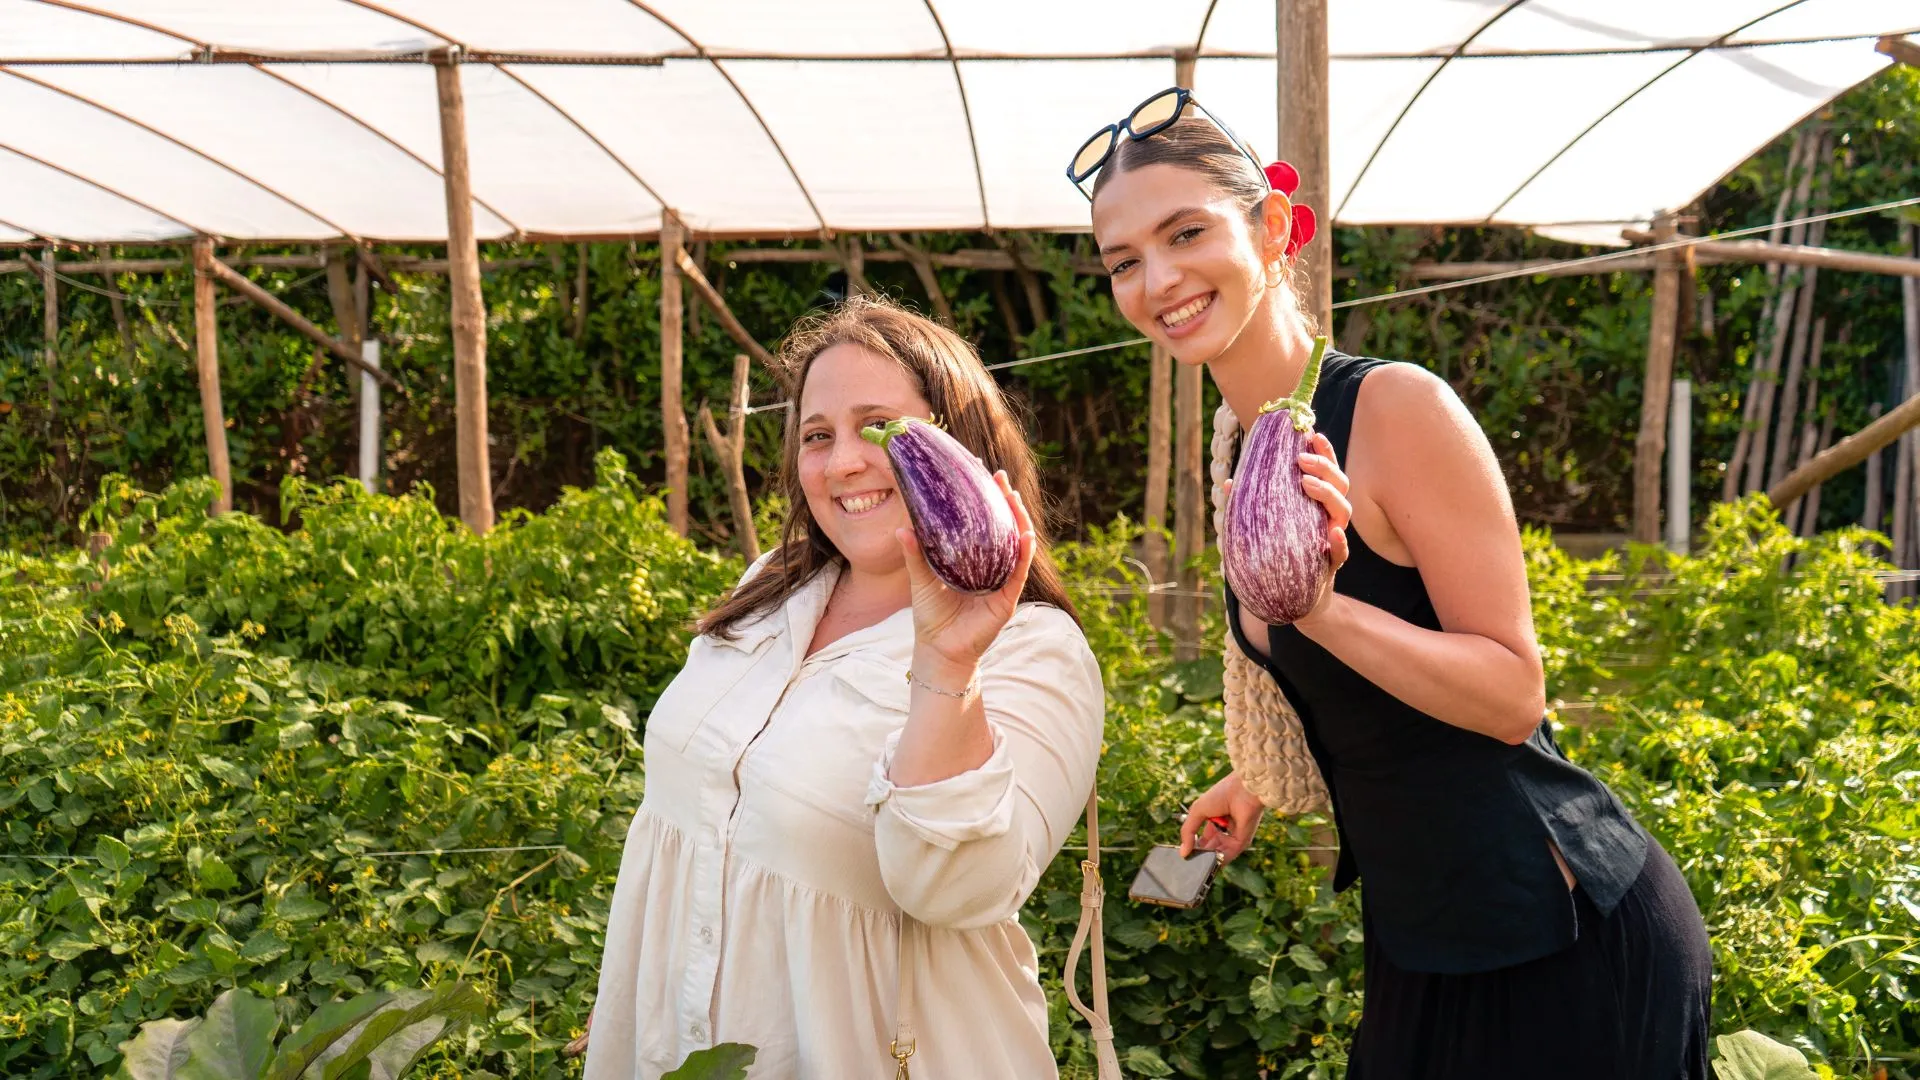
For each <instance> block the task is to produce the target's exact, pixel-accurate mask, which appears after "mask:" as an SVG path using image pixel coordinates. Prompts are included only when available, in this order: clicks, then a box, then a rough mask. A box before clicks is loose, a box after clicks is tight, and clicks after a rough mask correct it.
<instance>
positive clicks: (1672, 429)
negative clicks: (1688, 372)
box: [1667, 379, 1693, 555]
mask: <svg viewBox="0 0 1920 1080" xmlns="http://www.w3.org/2000/svg"><path fill="white" fill-rule="evenodd" d="M1669 417H1670V419H1669V421H1668V433H1667V550H1668V551H1671V552H1673V553H1674V554H1676V555H1685V554H1686V553H1687V551H1688V550H1689V549H1690V548H1691V547H1692V542H1693V535H1692V532H1691V529H1692V526H1693V380H1691V379H1675V380H1673V396H1672V404H1671V405H1670V406H1669Z"/></svg>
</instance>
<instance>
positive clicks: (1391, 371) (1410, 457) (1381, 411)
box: [1353, 363, 1498, 475]
mask: <svg viewBox="0 0 1920 1080" xmlns="http://www.w3.org/2000/svg"><path fill="white" fill-rule="evenodd" d="M1353 427H1354V444H1355V445H1356V446H1364V447H1366V448H1368V451H1367V452H1368V453H1369V455H1372V454H1374V453H1376V452H1378V453H1379V456H1380V458H1381V459H1384V460H1380V461H1378V464H1383V465H1388V466H1390V467H1391V469H1392V471H1393V472H1394V473H1395V474H1397V475H1419V474H1421V473H1426V472H1429V471H1430V470H1433V469H1445V468H1448V467H1450V466H1451V467H1456V468H1457V467H1462V466H1465V467H1468V468H1471V469H1473V470H1475V471H1480V470H1482V469H1484V467H1485V465H1487V464H1490V463H1492V461H1493V453H1492V447H1491V446H1489V445H1488V443H1487V437H1486V434H1485V433H1484V432H1483V431H1481V430H1480V424H1479V422H1478V421H1476V420H1474V418H1473V414H1472V413H1470V412H1468V411H1467V406H1466V403H1465V402H1463V401H1461V400H1460V395H1459V394H1456V393H1454V390H1453V387H1452V386H1450V385H1448V383H1447V381H1446V380H1445V379H1442V378H1441V377H1439V376H1438V375H1435V374H1434V373H1433V372H1431V371H1428V370H1427V369H1426V368H1423V367H1421V366H1420V365H1418V364H1409V363H1392V364H1383V365H1381V366H1380V367H1378V368H1375V369H1374V370H1373V371H1372V372H1371V373H1369V374H1368V375H1367V377H1366V381H1364V382H1362V383H1361V384H1360V394H1359V397H1358V399H1356V400H1355V402H1354V417H1353ZM1495 468H1496V470H1497V468H1498V467H1497V466H1495Z"/></svg>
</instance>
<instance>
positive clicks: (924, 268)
mask: <svg viewBox="0 0 1920 1080" xmlns="http://www.w3.org/2000/svg"><path fill="white" fill-rule="evenodd" d="M887 240H888V241H889V242H890V243H892V244H893V246H894V248H895V249H896V250H898V251H899V252H900V254H902V255H905V256H906V257H907V262H909V263H911V264H913V272H914V275H915V276H916V277H918V278H919V279H920V287H921V288H923V289H925V290H926V291H927V303H929V304H931V305H933V317H934V318H936V319H938V320H940V325H942V326H945V327H948V328H949V329H951V328H952V326H953V305H952V304H950V303H948V302H947V294H946V292H945V291H944V290H942V289H941V288H940V275H939V274H938V273H936V272H935V271H934V269H933V260H932V259H931V258H929V257H928V255H927V250H926V249H925V248H923V247H921V246H919V245H918V244H914V243H912V242H910V241H909V240H907V238H906V237H904V236H901V235H900V234H899V233H888V234H887Z"/></svg>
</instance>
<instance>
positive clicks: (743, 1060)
mask: <svg viewBox="0 0 1920 1080" xmlns="http://www.w3.org/2000/svg"><path fill="white" fill-rule="evenodd" d="M758 1053H759V1051H757V1050H755V1049H754V1048H753V1047H751V1046H747V1045H745V1044H743V1043H721V1044H720V1045H718V1046H709V1047H707V1048H706V1049H705V1050H695V1051H694V1052H693V1053H691V1054H688V1055H687V1060H685V1061H683V1062H681V1063H680V1067H679V1068H677V1069H675V1070H673V1071H672V1072H670V1073H668V1074H666V1075H665V1076H663V1077H661V1078H660V1080H746V1077H747V1066H749V1065H751V1064H753V1059H754V1057H755V1056H756V1055H757V1054H758Z"/></svg>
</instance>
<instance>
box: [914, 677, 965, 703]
mask: <svg viewBox="0 0 1920 1080" xmlns="http://www.w3.org/2000/svg"><path fill="white" fill-rule="evenodd" d="M907 682H908V683H909V684H911V685H913V686H918V687H920V688H921V689H923V690H931V691H933V692H934V693H936V694H939V695H940V696H941V697H950V698H953V699H954V700H956V701H965V700H967V699H968V698H970V697H972V696H973V692H974V691H975V690H978V689H980V679H979V677H978V676H976V677H975V678H974V680H973V681H972V682H970V683H968V684H967V686H966V689H964V690H961V691H958V692H955V691H952V690H942V689H940V688H939V687H937V686H935V685H933V684H932V683H930V682H927V681H926V680H924V679H916V678H914V677H913V671H912V670H911V669H909V670H908V671H907Z"/></svg>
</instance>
